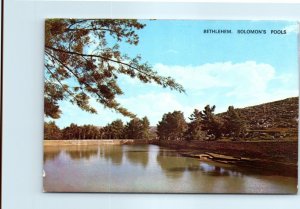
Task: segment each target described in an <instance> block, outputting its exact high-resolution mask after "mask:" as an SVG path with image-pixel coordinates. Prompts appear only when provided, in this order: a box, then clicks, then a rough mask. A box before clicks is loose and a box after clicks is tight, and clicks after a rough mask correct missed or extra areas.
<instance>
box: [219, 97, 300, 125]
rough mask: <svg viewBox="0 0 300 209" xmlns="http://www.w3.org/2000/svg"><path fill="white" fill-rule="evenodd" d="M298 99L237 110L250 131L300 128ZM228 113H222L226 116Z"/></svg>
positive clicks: (288, 99)
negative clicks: (299, 124) (299, 122)
mask: <svg viewBox="0 0 300 209" xmlns="http://www.w3.org/2000/svg"><path fill="white" fill-rule="evenodd" d="M298 99H299V98H298V97H291V98H287V99H284V100H279V101H275V102H269V103H264V104H260V105H256V106H251V107H246V108H237V109H236V111H237V112H238V113H239V114H240V117H241V118H243V119H244V120H245V122H246V124H247V128H249V129H250V130H256V129H270V128H297V127H298ZM225 114H226V113H221V114H220V116H221V117H222V116H224V115H225Z"/></svg>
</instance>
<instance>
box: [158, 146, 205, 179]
mask: <svg viewBox="0 0 300 209" xmlns="http://www.w3.org/2000/svg"><path fill="white" fill-rule="evenodd" d="M156 160H157V163H158V164H159V165H160V167H161V168H162V170H163V171H164V173H165V175H166V176H168V177H171V178H180V177H182V175H183V173H184V171H186V170H188V171H193V170H197V169H199V162H198V161H196V160H195V159H192V158H186V157H182V156H180V155H177V154H176V153H174V152H170V151H167V150H163V149H161V150H160V151H159V153H158V155H157V157H156Z"/></svg>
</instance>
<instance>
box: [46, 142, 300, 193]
mask: <svg viewBox="0 0 300 209" xmlns="http://www.w3.org/2000/svg"><path fill="white" fill-rule="evenodd" d="M44 171H45V175H44V177H43V181H44V182H43V183H44V191H45V192H142V193H145V192H146V193H295V192H297V178H293V177H285V176H277V175H270V174H268V175H267V174H265V175H264V174H263V172H261V171H258V172H255V171H253V170H252V171H251V172H250V171H247V170H245V169H242V168H237V167H234V166H228V165H225V164H218V163H210V162H201V161H200V160H198V159H194V158H188V157H183V156H181V155H179V154H178V153H177V152H176V151H175V150H170V149H166V148H162V147H159V146H156V145H95V146H87V145H80V146H70V145H68V146H59V147H57V146H45V147H44Z"/></svg>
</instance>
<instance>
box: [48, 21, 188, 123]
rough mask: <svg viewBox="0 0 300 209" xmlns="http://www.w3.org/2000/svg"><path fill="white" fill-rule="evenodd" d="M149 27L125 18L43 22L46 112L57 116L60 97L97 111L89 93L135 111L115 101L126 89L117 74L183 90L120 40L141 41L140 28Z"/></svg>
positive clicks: (114, 106) (102, 101)
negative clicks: (123, 49)
mask: <svg viewBox="0 0 300 209" xmlns="http://www.w3.org/2000/svg"><path fill="white" fill-rule="evenodd" d="M144 27H145V25H144V24H141V23H140V22H138V21H137V20H133V19H127V20H120V19H48V20H46V22H45V88H44V90H45V94H44V95H45V105H44V109H45V110H44V112H45V115H46V116H47V117H51V118H59V117H60V114H61V110H60V107H59V101H63V100H66V101H70V102H71V103H73V104H75V105H77V106H78V107H80V108H81V109H82V110H85V111H87V112H90V113H97V111H96V109H95V108H94V107H92V106H91V105H90V98H95V99H96V101H97V102H98V103H100V104H102V105H104V107H107V108H111V109H114V110H115V111H117V112H119V113H121V114H122V115H124V116H129V117H132V118H134V117H135V115H134V114H133V113H132V112H130V111H128V110H127V109H126V108H124V107H122V106H121V104H120V103H118V102H117V100H116V96H117V95H121V94H123V91H122V89H121V88H120V87H119V85H118V83H117V80H118V76H119V75H122V74H123V75H127V76H129V77H131V78H138V79H139V80H140V81H142V82H144V83H152V82H154V83H157V84H158V85H161V86H162V87H169V88H170V89H174V90H177V91H179V92H184V89H183V87H182V86H181V85H180V84H178V83H176V82H175V80H174V79H172V78H171V77H163V76H160V75H158V73H157V72H155V71H153V70H152V67H151V66H150V65H149V64H148V63H143V62H142V59H141V57H140V56H139V55H138V56H136V57H133V58H130V57H129V56H127V55H126V54H123V53H122V52H121V51H120V48H119V44H120V43H122V42H125V43H127V44H129V45H137V44H138V42H139V37H138V35H137V33H136V32H137V31H138V30H141V29H143V28H144Z"/></svg>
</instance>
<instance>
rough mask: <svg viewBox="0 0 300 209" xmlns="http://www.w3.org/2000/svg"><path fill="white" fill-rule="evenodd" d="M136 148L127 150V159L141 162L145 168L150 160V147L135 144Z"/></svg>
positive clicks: (136, 162) (132, 161) (137, 162)
mask: <svg viewBox="0 0 300 209" xmlns="http://www.w3.org/2000/svg"><path fill="white" fill-rule="evenodd" d="M135 148H136V149H133V150H131V149H130V150H128V151H127V152H126V157H127V159H128V160H129V161H130V162H131V163H134V164H141V165H142V166H143V167H144V168H145V167H146V166H147V164H148V161H149V147H148V146H143V147H140V146H135Z"/></svg>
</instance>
